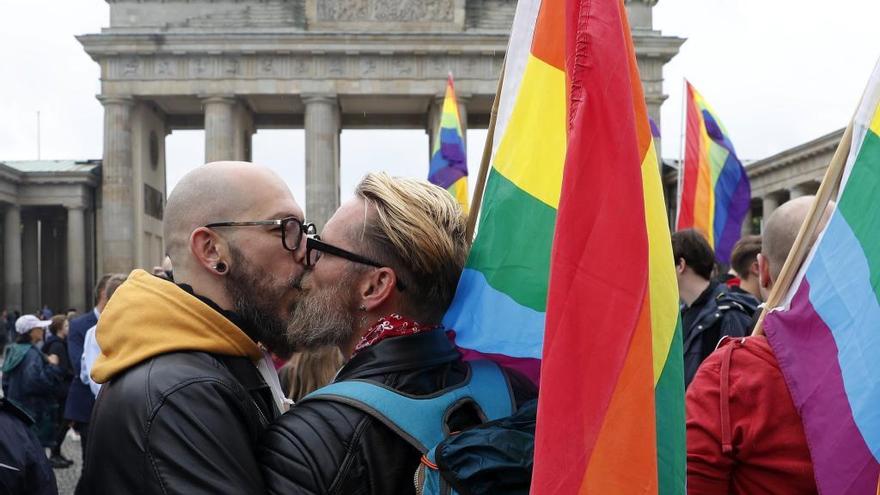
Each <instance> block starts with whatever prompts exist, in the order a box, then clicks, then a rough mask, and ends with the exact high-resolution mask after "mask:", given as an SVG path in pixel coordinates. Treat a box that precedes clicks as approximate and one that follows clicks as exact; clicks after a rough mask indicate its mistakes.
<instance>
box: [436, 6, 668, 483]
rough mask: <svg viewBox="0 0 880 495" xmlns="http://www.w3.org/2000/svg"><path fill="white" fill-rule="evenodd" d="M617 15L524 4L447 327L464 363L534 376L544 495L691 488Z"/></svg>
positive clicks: (623, 25)
mask: <svg viewBox="0 0 880 495" xmlns="http://www.w3.org/2000/svg"><path fill="white" fill-rule="evenodd" d="M625 16H626V14H625V7H624V4H623V1H622V0H593V1H589V2H588V1H575V0H569V1H567V2H566V1H565V0H543V1H541V0H520V2H519V4H518V6H517V12H516V16H515V18H514V27H513V31H512V34H511V39H510V46H509V48H508V52H507V63H506V71H505V74H504V85H503V90H502V94H501V101H500V105H499V117H498V127H497V128H496V136H500V139H497V140H496V145H495V149H494V151H493V157H492V168H491V170H490V173H489V174H490V175H489V180H488V182H487V185H486V193H485V199H484V203H483V206H482V209H481V213H480V223H479V232H478V235H477V238H476V240H475V242H474V245H473V248H472V251H471V254H470V257H469V258H468V262H467V265H466V268H465V271H464V273H463V274H462V278H461V281H460V283H459V287H458V292H457V294H456V297H455V300H454V301H453V304H452V307H451V308H450V310H449V312H448V313H447V315H446V318H445V320H444V323H445V324H446V325H447V326H448V327H451V328H454V329H455V330H456V332H457V339H456V341H457V343H458V344H459V346H460V347H462V348H463V351H464V352H465V353H466V355H467V356H468V357H489V358H491V359H495V360H496V361H499V362H501V363H502V364H505V365H507V366H512V367H514V368H517V369H519V370H520V371H524V372H526V373H527V374H529V375H530V376H531V377H533V378H536V379H537V378H538V371H539V369H540V385H541V395H540V399H539V400H540V405H539V410H538V427H537V439H536V445H535V470H534V475H533V480H532V492H533V493H536V494H543V493H559V494H570V493H664V494H683V493H684V487H685V446H684V441H685V433H684V377H683V360H682V349H681V345H682V344H681V327H680V325H679V322H678V316H679V314H678V301H677V299H678V290H677V287H676V279H675V272H674V269H673V265H672V250H671V245H670V239H669V230H668V228H667V226H666V221H665V219H664V213H663V212H664V207H663V197H662V191H661V184H660V177H659V173H658V170H657V158H656V154H655V151H654V147H653V141H652V138H651V131H650V127H649V121H648V116H647V112H646V107H645V102H644V97H643V94H642V89H641V82H640V79H639V75H638V69H637V67H636V61H635V53H634V50H633V46H632V41H631V39H630V31H629V27H628V24H627V21H626V17H625ZM592 95H596V96H594V97H588V96H592ZM563 171H564V175H565V180H564V183H563ZM612 192H613V193H612ZM551 252H552V255H551ZM551 258H552V261H551ZM548 283H549V291H548ZM548 295H549V299H548ZM545 326H546V332H545ZM542 359H543V361H542Z"/></svg>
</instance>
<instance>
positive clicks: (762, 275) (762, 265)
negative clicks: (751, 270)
mask: <svg viewBox="0 0 880 495" xmlns="http://www.w3.org/2000/svg"><path fill="white" fill-rule="evenodd" d="M757 263H758V284H759V285H760V286H761V287H763V288H765V289H769V288H770V286H771V285H773V281H772V280H770V264H769V263H767V258H766V257H765V256H764V255H763V254H761V253H758V261H757Z"/></svg>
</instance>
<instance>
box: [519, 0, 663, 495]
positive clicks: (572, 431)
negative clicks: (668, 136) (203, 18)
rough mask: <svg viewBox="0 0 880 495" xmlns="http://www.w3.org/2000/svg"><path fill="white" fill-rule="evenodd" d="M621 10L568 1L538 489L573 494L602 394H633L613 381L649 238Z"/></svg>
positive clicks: (642, 284)
mask: <svg viewBox="0 0 880 495" xmlns="http://www.w3.org/2000/svg"><path fill="white" fill-rule="evenodd" d="M624 9H625V7H624V6H623V2H622V1H618V0H592V1H590V0H568V3H567V6H566V15H567V20H568V24H567V28H568V29H567V32H566V68H567V72H568V74H569V80H570V81H571V88H570V92H571V106H570V116H571V117H570V119H571V120H570V130H569V139H568V143H569V144H568V153H567V156H566V163H565V174H564V178H563V184H562V197H561V199H560V203H559V214H558V216H557V222H556V233H555V238H554V246H553V253H552V258H551V273H550V287H549V291H548V303H547V325H546V331H545V338H544V354H543V361H542V369H541V394H540V398H539V401H540V402H539V410H538V425H537V437H536V443H535V469H534V474H533V478H532V489H533V493H536V494H543V493H559V494H570V493H577V492H578V491H579V489H581V487H582V485H581V484H582V482H583V481H584V477H585V474H586V472H587V466H588V465H589V464H590V462H591V461H590V458H591V456H592V455H593V451H594V449H595V447H596V442H597V439H598V438H599V434H600V432H601V430H602V427H603V424H605V421H606V414H607V411H608V407H609V405H610V404H611V400H612V397H613V396H614V395H615V394H616V393H624V394H625V393H633V391H626V390H620V389H618V388H617V385H618V381H619V380H620V378H621V373H622V371H623V369H624V365H625V362H626V359H627V356H628V354H629V352H630V343H631V342H632V341H633V339H634V336H635V334H636V332H637V328H638V325H639V321H640V319H641V318H643V317H644V315H643V314H642V308H643V304H644V302H645V298H646V291H647V290H648V280H647V274H648V239H647V232H646V227H645V210H644V209H645V205H644V196H643V190H642V174H641V165H642V161H643V159H644V148H643V143H641V142H640V134H639V129H640V127H641V126H642V124H643V123H642V122H637V121H636V119H637V118H644V117H638V116H639V115H644V114H643V113H640V112H639V110H637V109H636V107H638V106H641V105H644V102H643V101H642V102H641V103H640V104H637V101H636V97H635V96H634V94H633V92H634V91H635V89H634V88H633V84H632V80H631V71H632V70H633V69H632V67H631V64H635V60H634V59H630V53H631V52H630V50H629V47H628V42H629V33H628V32H623V30H622V27H621V26H622V25H623V22H624V21H622V20H621V16H622V15H625V14H624V12H625V10H624ZM645 123H646V122H645ZM644 366H647V367H651V366H652V364H651V361H647V362H645V363H644ZM643 412H644V414H645V415H650V416H644V417H643V418H641V420H642V421H646V422H653V421H654V419H653V414H654V411H653V410H651V409H649V410H645V411H643ZM653 442H654V439H650V440H648V441H647V443H648V444H650V445H653ZM631 468H632V469H633V470H634V471H638V470H639V469H648V470H650V469H651V467H650V466H642V465H633V466H632V467H631ZM653 472H654V476H656V469H655V470H654V471H653ZM608 493H611V492H608Z"/></svg>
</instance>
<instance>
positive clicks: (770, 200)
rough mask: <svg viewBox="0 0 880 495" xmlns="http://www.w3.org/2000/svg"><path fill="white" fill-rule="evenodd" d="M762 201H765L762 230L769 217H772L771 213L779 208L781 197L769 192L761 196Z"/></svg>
mask: <svg viewBox="0 0 880 495" xmlns="http://www.w3.org/2000/svg"><path fill="white" fill-rule="evenodd" d="M761 202H762V203H763V212H762V214H761V217H762V220H761V231H762V232H763V231H764V225H766V223H767V219H768V218H770V214H771V213H773V211H774V210H775V209H776V208H779V198H778V197H777V196H775V195H773V194H768V195H766V196H764V197H763V198H761Z"/></svg>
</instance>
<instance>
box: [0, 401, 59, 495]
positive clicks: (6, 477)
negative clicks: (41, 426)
mask: <svg viewBox="0 0 880 495" xmlns="http://www.w3.org/2000/svg"><path fill="white" fill-rule="evenodd" d="M33 422H34V420H33V418H31V417H30V416H29V415H28V414H27V413H26V412H25V411H24V410H23V409H22V408H20V407H19V406H17V405H15V404H13V403H12V402H10V401H8V400H6V399H2V398H0V493H3V495H57V494H58V487H57V485H56V481H55V473H54V472H53V471H52V466H50V465H49V460H48V459H46V453H45V452H43V446H42V445H40V440H39V439H37V436H36V435H34V432H33V431H31V428H30V426H31V425H32V424H33Z"/></svg>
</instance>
